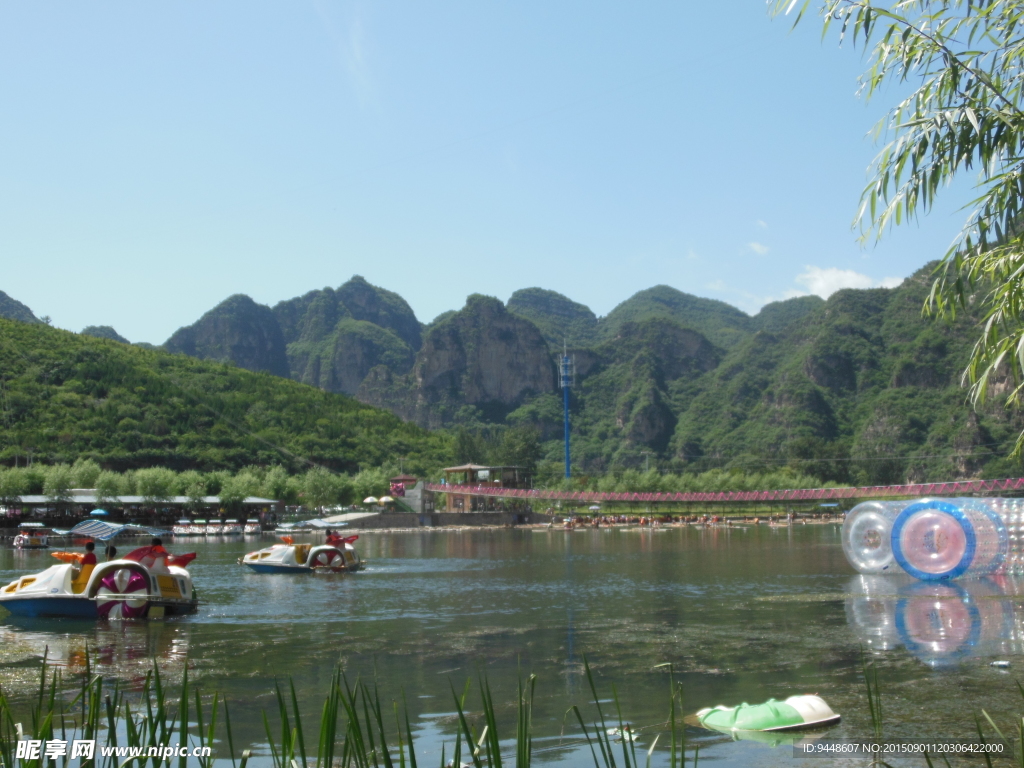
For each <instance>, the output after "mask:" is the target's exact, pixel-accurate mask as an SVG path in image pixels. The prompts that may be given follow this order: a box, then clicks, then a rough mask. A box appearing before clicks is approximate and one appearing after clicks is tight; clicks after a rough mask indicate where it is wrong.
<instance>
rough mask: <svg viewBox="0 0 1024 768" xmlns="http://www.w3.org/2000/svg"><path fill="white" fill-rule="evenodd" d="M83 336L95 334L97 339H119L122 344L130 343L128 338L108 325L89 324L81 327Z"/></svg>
mask: <svg viewBox="0 0 1024 768" xmlns="http://www.w3.org/2000/svg"><path fill="white" fill-rule="evenodd" d="M82 335H83V336H95V337H96V338H97V339H110V340H111V341H120V342H121V343H122V344H131V342H130V341H128V339H126V338H125V337H124V336H122V335H121V334H119V333H118V332H117V331H115V330H114V329H113V328H111V327H110V326H109V325H90V326H87V327H85V328H83V329H82Z"/></svg>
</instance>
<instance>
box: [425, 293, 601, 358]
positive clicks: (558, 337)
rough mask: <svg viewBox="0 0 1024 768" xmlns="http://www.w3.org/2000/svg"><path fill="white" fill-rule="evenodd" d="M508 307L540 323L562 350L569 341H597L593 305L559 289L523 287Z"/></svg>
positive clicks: (546, 335) (546, 336) (577, 344)
mask: <svg viewBox="0 0 1024 768" xmlns="http://www.w3.org/2000/svg"><path fill="white" fill-rule="evenodd" d="M506 306H507V307H508V311H509V312H511V313H513V314H515V315H519V316H520V317H522V318H525V319H526V320H529V321H530V322H532V323H533V324H534V325H536V326H537V328H538V329H539V330H540V332H541V335H543V336H544V340H545V341H546V342H547V343H548V344H550V345H551V347H552V348H554V349H561V348H562V345H563V344H565V343H568V345H569V346H571V347H583V346H590V345H592V344H595V343H596V342H597V317H596V316H595V315H594V313H593V312H592V311H591V310H590V307H587V306H584V305H583V304H577V303H576V302H575V301H572V300H571V299H569V298H567V297H565V296H563V295H562V294H560V293H557V292H555V291H548V290H545V289H543V288H522V289H520V290H518V291H516V292H515V293H513V294H512V295H511V296H510V297H509V300H508V302H506ZM435 322H436V321H435Z"/></svg>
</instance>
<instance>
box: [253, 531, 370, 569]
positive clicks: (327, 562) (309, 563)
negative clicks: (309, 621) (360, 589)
mask: <svg viewBox="0 0 1024 768" xmlns="http://www.w3.org/2000/svg"><path fill="white" fill-rule="evenodd" d="M357 538H359V537H358V536H350V537H348V538H346V539H344V540H342V541H340V542H338V543H336V544H319V545H316V546H314V545H312V544H293V543H292V542H290V541H286V542H285V543H284V544H274V545H273V546H270V547H267V548H266V549H260V550H257V551H256V552H250V553H249V554H247V555H246V556H245V557H243V558H241V559H240V560H239V561H238V562H240V563H241V564H242V565H247V566H249V567H250V568H252V569H253V570H254V571H256V572H257V573H312V572H316V571H320V572H328V573H342V572H344V571H358V570H359V569H360V568H362V567H363V563H362V561H361V560H360V559H359V553H357V552H356V550H355V547H353V546H352V542H353V541H355V539H357Z"/></svg>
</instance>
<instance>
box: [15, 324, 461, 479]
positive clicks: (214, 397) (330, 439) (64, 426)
mask: <svg viewBox="0 0 1024 768" xmlns="http://www.w3.org/2000/svg"><path fill="white" fill-rule="evenodd" d="M0 424H2V425H3V428H2V429H0V463H4V464H8V465H11V464H14V463H15V461H16V460H17V461H19V462H20V463H21V464H22V465H24V463H25V460H26V457H27V456H32V457H33V460H35V461H39V462H43V463H56V462H71V461H73V460H75V459H76V458H79V457H87V458H92V459H95V460H96V461H97V462H99V463H101V464H102V465H104V466H105V467H108V468H112V469H118V470H123V469H130V468H136V467H149V466H156V465H162V466H166V467H170V468H173V469H178V470H180V469H190V468H194V469H201V470H214V469H239V468H241V467H244V466H246V465H249V464H263V465H266V464H284V465H286V466H288V467H289V468H291V469H292V470H295V471H299V470H305V469H306V468H308V466H309V464H308V462H315V463H317V464H321V465H324V466H328V467H331V468H333V469H337V470H341V471H348V472H353V471H356V470H358V469H359V468H360V467H363V466H379V465H381V464H383V463H384V462H386V461H390V460H392V459H394V457H395V456H404V457H407V459H408V461H407V462H406V467H407V468H410V469H412V471H416V472H423V471H425V470H428V469H434V468H436V467H437V466H439V465H443V463H444V462H445V461H447V460H448V458H449V443H448V439H447V438H446V437H445V436H444V435H443V434H441V433H434V434H431V433H427V432H425V431H424V430H422V429H420V428H419V427H416V426H413V425H412V424H408V423H406V422H403V421H402V420H401V419H399V418H398V417H397V416H395V415H394V414H391V413H388V412H387V411H381V410H378V409H376V408H372V407H370V406H367V405H364V404H362V403H359V402H357V401H355V400H353V399H351V398H349V397H345V396H343V395H336V394H331V393H327V392H322V391H320V390H318V389H315V388H313V387H309V386H306V385H304V384H300V383H298V382H294V381H289V380H287V379H285V378H279V377H276V376H269V375H266V374H258V373H252V372H250V371H246V370H243V369H242V368H239V367H236V366H234V365H223V364H220V363H216V362H209V361H201V360H197V359H193V358H191V357H186V356H184V355H176V354H169V353H167V352H163V351H154V350H147V349H142V348H140V347H138V346H134V345H128V344H121V343H117V342H114V341H110V340H106V339H97V338H93V337H90V336H83V335H79V334H74V333H68V332H66V331H61V330H57V329H54V328H50V327H49V326H46V325H42V324H27V323H21V322H14V321H10V320H0Z"/></svg>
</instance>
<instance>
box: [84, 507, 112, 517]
mask: <svg viewBox="0 0 1024 768" xmlns="http://www.w3.org/2000/svg"><path fill="white" fill-rule="evenodd" d="M89 514H90V515H91V516H92V517H106V516H107V515H109V514H110V513H109V512H107V510H105V509H94V510H93V511H92V512H90V513H89Z"/></svg>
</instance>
